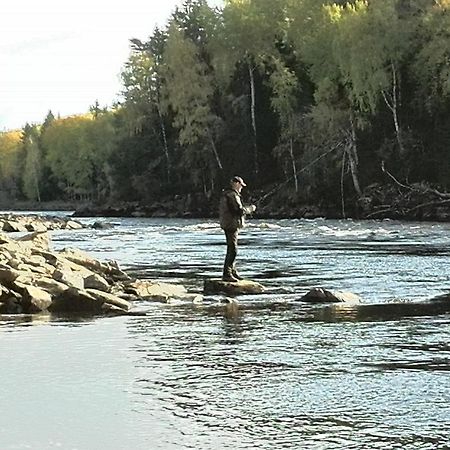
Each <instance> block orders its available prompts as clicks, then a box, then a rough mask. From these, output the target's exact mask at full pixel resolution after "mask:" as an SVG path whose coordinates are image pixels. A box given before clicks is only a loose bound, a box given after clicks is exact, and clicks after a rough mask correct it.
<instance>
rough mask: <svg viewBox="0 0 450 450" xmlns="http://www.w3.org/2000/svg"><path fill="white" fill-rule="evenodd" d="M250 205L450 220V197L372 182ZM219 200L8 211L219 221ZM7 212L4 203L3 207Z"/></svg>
mask: <svg viewBox="0 0 450 450" xmlns="http://www.w3.org/2000/svg"><path fill="white" fill-rule="evenodd" d="M243 199H244V202H245V203H248V204H252V203H253V204H256V206H257V209H256V212H255V213H254V214H253V217H254V218H256V219H301V218H304V219H316V218H326V219H343V218H345V219H355V220H364V219H393V220H404V221H436V222H450V193H447V192H441V191H439V189H438V188H435V187H431V186H427V185H423V184H413V185H402V184H400V183H394V184H384V185H382V184H372V185H370V186H368V187H366V189H365V190H364V192H363V194H362V196H361V197H360V198H359V199H357V198H355V197H352V198H347V199H341V200H340V201H335V202H331V201H329V200H328V201H326V200H325V199H324V200H321V201H318V202H306V201H305V200H304V199H302V197H301V195H299V194H298V193H295V192H293V191H290V190H288V189H284V187H283V185H278V186H268V187H266V188H265V189H262V190H256V191H249V192H246V191H244V193H243ZM218 203H219V196H218V195H217V194H216V195H205V194H203V193H188V194H176V195H170V196H166V197H164V198H160V199H157V200H154V201H151V202H147V203H143V202H137V201H133V202H109V203H108V202H102V203H86V202H83V203H71V202H69V203H65V202H47V203H43V202H42V203H37V202H15V203H10V204H8V205H3V209H4V210H8V211H65V212H67V213H68V214H69V213H70V214H71V215H72V216H73V217H159V218H216V217H217V216H218ZM0 209H2V205H0Z"/></svg>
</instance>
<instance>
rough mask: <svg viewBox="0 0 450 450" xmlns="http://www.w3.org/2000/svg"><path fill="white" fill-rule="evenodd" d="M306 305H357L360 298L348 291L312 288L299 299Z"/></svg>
mask: <svg viewBox="0 0 450 450" xmlns="http://www.w3.org/2000/svg"><path fill="white" fill-rule="evenodd" d="M299 300H300V301H302V302H307V303H348V304H358V303H360V302H361V298H360V297H359V296H358V295H356V294H353V293H352V292H348V291H335V290H328V289H324V288H313V289H311V290H310V291H309V292H307V293H306V294H305V295H304V296H303V297H301V298H300V299H299Z"/></svg>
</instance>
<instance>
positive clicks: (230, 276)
mask: <svg viewBox="0 0 450 450" xmlns="http://www.w3.org/2000/svg"><path fill="white" fill-rule="evenodd" d="M222 281H228V282H231V283H235V282H236V281H238V279H237V278H236V277H235V276H233V273H232V271H231V270H226V271H224V272H223V276H222Z"/></svg>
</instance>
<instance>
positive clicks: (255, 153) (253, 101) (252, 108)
mask: <svg viewBox="0 0 450 450" xmlns="http://www.w3.org/2000/svg"><path fill="white" fill-rule="evenodd" d="M253 71H254V68H253V67H252V66H251V64H250V62H249V63H248V75H249V79H250V98H251V106H250V111H251V117H252V128H253V164H254V169H255V175H258V173H259V161H258V145H257V131H256V111H255V109H256V93H255V77H254V74H253Z"/></svg>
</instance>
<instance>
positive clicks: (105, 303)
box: [0, 222, 202, 315]
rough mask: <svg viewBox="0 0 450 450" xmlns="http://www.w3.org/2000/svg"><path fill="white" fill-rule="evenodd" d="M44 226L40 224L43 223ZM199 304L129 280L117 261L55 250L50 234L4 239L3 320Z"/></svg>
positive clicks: (174, 289) (177, 288)
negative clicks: (147, 304) (149, 304)
mask: <svg viewBox="0 0 450 450" xmlns="http://www.w3.org/2000/svg"><path fill="white" fill-rule="evenodd" d="M38 223H40V222H38ZM175 299H177V300H183V301H188V302H199V301H201V300H202V296H201V295H198V294H190V293H188V292H187V290H186V288H185V287H184V286H181V285H172V284H167V283H159V282H151V281H147V280H139V279H136V278H132V277H130V276H129V275H128V274H126V273H125V272H124V271H122V270H121V269H120V268H119V266H118V264H117V263H116V262H114V261H110V262H101V261H98V260H96V259H93V258H91V257H90V256H89V255H87V254H85V253H83V252H81V251H79V250H76V249H70V248H66V249H63V250H62V251H58V252H56V251H51V250H50V237H49V234H48V233H47V232H46V231H36V232H33V233H29V234H25V235H23V236H21V237H19V238H17V239H12V238H9V237H8V236H7V235H6V234H4V233H0V314H35V313H41V312H50V313H77V314H83V313H89V314H102V315H103V314H132V313H133V308H134V306H135V305H134V303H135V302H136V301H137V300H151V301H158V302H165V303H168V302H171V301H174V300H175Z"/></svg>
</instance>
